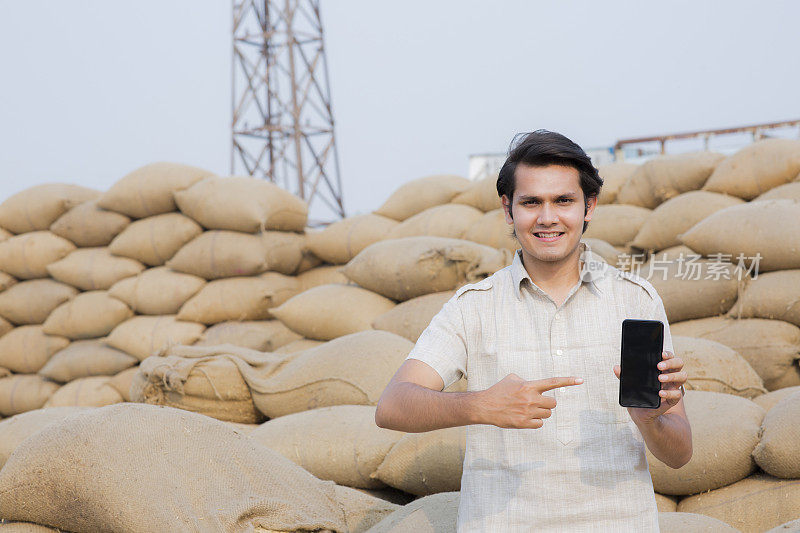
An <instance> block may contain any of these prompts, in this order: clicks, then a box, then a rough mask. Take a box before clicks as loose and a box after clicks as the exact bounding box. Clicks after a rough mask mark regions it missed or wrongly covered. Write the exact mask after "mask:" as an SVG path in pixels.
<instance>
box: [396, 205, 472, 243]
mask: <svg viewBox="0 0 800 533" xmlns="http://www.w3.org/2000/svg"><path fill="white" fill-rule="evenodd" d="M481 217H483V212H481V211H480V210H478V209H476V208H474V207H470V206H468V205H460V204H444V205H437V206H436V207H431V208H429V209H426V210H425V211H422V212H421V213H417V214H416V215H414V216H412V217H409V218H408V219H406V220H404V221H403V222H402V223H400V224H399V225H398V226H396V227H395V228H393V229H392V230H391V231H390V232H389V233H388V235H387V238H389V239H401V238H403V237H418V236H430V237H448V238H452V239H460V238H462V236H463V235H464V233H465V232H466V231H467V230H468V229H469V228H470V226H472V225H473V224H474V223H475V222H477V221H478V220H480V219H481Z"/></svg>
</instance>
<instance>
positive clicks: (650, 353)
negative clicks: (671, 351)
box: [619, 319, 664, 409]
mask: <svg viewBox="0 0 800 533" xmlns="http://www.w3.org/2000/svg"><path fill="white" fill-rule="evenodd" d="M663 349H664V324H663V323H662V322H660V321H658V320H635V319H626V320H623V322H622V353H621V363H620V367H621V370H620V383H619V404H620V405H621V406H623V407H640V408H647V409H658V408H659V407H660V406H661V397H660V396H659V391H660V390H661V382H660V381H659V379H658V376H659V374H660V370H659V369H658V363H660V362H661V357H662V356H661V354H662V351H663Z"/></svg>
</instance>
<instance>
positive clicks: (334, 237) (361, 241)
mask: <svg viewBox="0 0 800 533" xmlns="http://www.w3.org/2000/svg"><path fill="white" fill-rule="evenodd" d="M398 224H399V223H398V222H397V221H396V220H392V219H391V218H387V217H382V216H380V215H376V214H374V213H368V214H366V215H356V216H353V217H348V218H345V219H344V220H339V221H337V222H334V223H333V224H331V225H330V226H327V227H326V228H325V229H323V230H322V231H314V232H309V233H307V234H306V236H307V245H308V248H309V249H310V250H311V251H312V252H313V253H314V255H316V256H317V257H319V258H320V259H322V260H324V261H326V262H328V263H332V264H334V265H343V264H345V263H347V262H348V261H350V260H351V259H352V258H354V257H355V256H356V255H358V253H359V252H360V251H361V250H363V249H364V248H366V247H367V246H369V245H370V244H372V243H375V242H378V241H381V240H383V239H385V238H386V236H387V235H388V234H389V232H391V231H392V229H394V228H395V227H396V226H397V225H398Z"/></svg>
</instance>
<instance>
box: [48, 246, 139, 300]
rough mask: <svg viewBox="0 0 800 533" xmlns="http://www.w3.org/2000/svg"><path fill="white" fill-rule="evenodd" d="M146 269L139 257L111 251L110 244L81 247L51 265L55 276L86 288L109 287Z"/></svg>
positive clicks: (88, 289) (64, 281) (92, 289)
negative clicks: (134, 257) (118, 255)
mask: <svg viewBox="0 0 800 533" xmlns="http://www.w3.org/2000/svg"><path fill="white" fill-rule="evenodd" d="M142 270H144V265H143V264H141V263H140V262H139V261H136V260H135V259H130V258H128V257H117V256H115V255H111V253H110V252H109V251H108V248H81V249H79V250H75V251H74V252H72V253H70V254H69V255H68V256H66V257H65V258H64V259H61V260H60V261H56V262H54V263H51V264H49V265H47V272H48V273H49V274H50V275H51V276H52V277H53V278H55V279H57V280H58V281H61V282H63V283H67V284H69V285H72V286H73V287H77V288H79V289H81V290H84V291H95V290H106V289H109V288H111V286H112V285H114V284H115V283H116V282H118V281H119V280H121V279H124V278H129V277H131V276H135V275H136V274H138V273H139V272H141V271H142Z"/></svg>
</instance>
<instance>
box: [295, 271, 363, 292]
mask: <svg viewBox="0 0 800 533" xmlns="http://www.w3.org/2000/svg"><path fill="white" fill-rule="evenodd" d="M340 269H341V267H340V266H338V265H325V266H319V267H316V268H312V269H311V270H309V271H307V272H303V273H302V274H300V275H298V276H297V282H298V283H299V284H300V292H303V291H307V290H308V289H311V288H313V287H319V286H320V285H330V284H333V283H336V284H339V285H347V284H348V283H350V280H349V279H347V276H345V275H344V274H342V273H341V272H340Z"/></svg>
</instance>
